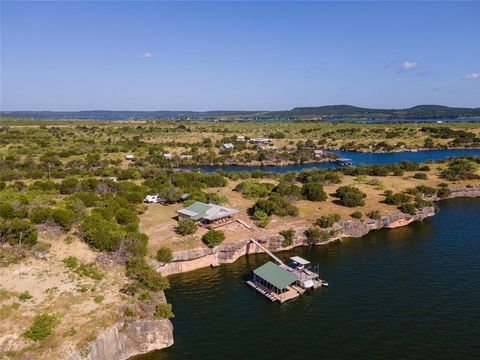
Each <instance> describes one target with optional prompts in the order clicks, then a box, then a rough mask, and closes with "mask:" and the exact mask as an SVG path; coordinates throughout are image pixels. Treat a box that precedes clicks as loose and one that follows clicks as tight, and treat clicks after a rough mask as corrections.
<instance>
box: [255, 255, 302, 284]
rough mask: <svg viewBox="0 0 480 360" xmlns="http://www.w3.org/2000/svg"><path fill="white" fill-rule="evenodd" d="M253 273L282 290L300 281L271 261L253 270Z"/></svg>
mask: <svg viewBox="0 0 480 360" xmlns="http://www.w3.org/2000/svg"><path fill="white" fill-rule="evenodd" d="M253 273H254V274H255V275H257V276H258V277H261V278H262V279H263V280H265V281H266V282H268V283H270V284H272V285H273V286H275V287H276V288H277V289H280V290H283V289H285V288H286V287H287V286H288V285H290V284H293V283H294V282H295V281H297V280H298V279H297V277H296V276H295V275H294V274H292V273H291V272H289V271H288V270H285V269H284V268H281V267H280V266H278V265H275V264H274V263H272V262H271V261H269V262H267V263H266V264H264V265H262V266H260V267H259V268H258V269H255V270H253Z"/></svg>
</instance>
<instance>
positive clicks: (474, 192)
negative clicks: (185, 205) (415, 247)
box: [156, 186, 480, 276]
mask: <svg viewBox="0 0 480 360" xmlns="http://www.w3.org/2000/svg"><path fill="white" fill-rule="evenodd" d="M460 197H480V186H475V187H465V188H457V189H451V194H450V196H449V197H448V198H449V199H451V198H460ZM428 200H432V201H439V200H443V199H440V198H438V197H432V198H428ZM433 215H435V209H434V208H433V207H426V208H423V209H421V210H419V211H418V212H417V214H416V215H413V216H412V215H408V214H404V213H402V212H398V213H395V214H392V215H388V216H382V217H381V219H379V220H373V219H366V220H363V221H361V220H354V219H351V220H342V221H340V222H339V223H338V224H337V225H336V226H335V228H334V230H338V234H337V235H336V236H334V237H332V238H330V239H328V240H326V241H323V242H319V243H317V244H316V245H326V244H328V243H330V242H332V241H338V240H341V239H342V238H347V237H362V236H364V235H366V234H368V233H369V232H370V231H372V230H379V229H383V228H395V227H400V226H405V225H408V224H410V223H412V222H414V221H421V220H423V219H426V218H427V217H430V216H433ZM307 228H308V226H305V227H299V228H297V229H296V230H297V231H296V233H297V234H296V236H295V239H294V244H293V245H291V246H288V247H284V246H283V244H282V242H283V237H282V236H281V235H279V234H274V235H269V236H265V237H263V238H257V240H258V241H259V242H261V243H262V244H263V245H264V246H265V247H267V248H268V249H269V250H271V251H273V252H279V251H286V250H291V249H293V248H295V247H297V246H305V245H307V241H306V239H305V236H304V235H303V232H304V231H305V230H306V229H307ZM327 230H328V229H327ZM259 252H263V250H261V249H260V248H258V247H257V246H256V245H254V244H253V243H251V242H250V241H249V239H240V240H239V241H238V242H237V243H236V244H225V245H219V246H217V247H215V248H197V249H190V250H182V251H176V252H174V254H173V260H172V261H171V262H169V263H167V264H163V265H160V264H158V266H157V267H156V269H157V271H160V272H161V273H162V274H163V275H164V276H170V275H174V274H179V273H183V272H188V271H193V270H197V269H200V268H203V267H207V266H212V265H218V264H226V263H232V262H234V261H235V260H237V259H238V258H239V257H241V256H244V255H248V254H253V253H259Z"/></svg>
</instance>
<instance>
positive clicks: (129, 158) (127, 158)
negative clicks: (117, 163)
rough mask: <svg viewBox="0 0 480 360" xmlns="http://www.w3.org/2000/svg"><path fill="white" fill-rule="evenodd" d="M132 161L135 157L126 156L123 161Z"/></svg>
mask: <svg viewBox="0 0 480 360" xmlns="http://www.w3.org/2000/svg"><path fill="white" fill-rule="evenodd" d="M133 159H135V156H133V155H126V156H125V160H130V161H132V160H133Z"/></svg>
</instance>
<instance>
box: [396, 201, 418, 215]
mask: <svg viewBox="0 0 480 360" xmlns="http://www.w3.org/2000/svg"><path fill="white" fill-rule="evenodd" d="M398 209H399V210H400V211H401V212H403V213H405V214H410V215H415V214H416V213H417V208H416V207H415V204H412V203H405V204H402V205H400V206H399V207H398Z"/></svg>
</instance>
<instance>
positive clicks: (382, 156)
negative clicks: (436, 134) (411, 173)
mask: <svg viewBox="0 0 480 360" xmlns="http://www.w3.org/2000/svg"><path fill="white" fill-rule="evenodd" d="M333 152H334V153H336V154H338V155H339V156H340V157H343V158H348V159H351V160H352V163H353V165H360V164H363V165H373V164H396V163H399V162H401V161H404V160H408V161H415V162H426V161H436V160H443V159H447V158H451V157H458V156H466V155H468V156H480V149H463V150H459V149H452V150H421V151H415V152H414V151H404V152H394V153H368V152H366V153H363V152H355V151H333ZM338 166H340V165H337V164H335V163H330V162H327V163H310V164H298V165H273V166H244V165H240V166H228V165H220V166H190V167H184V169H200V170H202V171H206V172H213V171H217V170H222V171H257V170H262V171H270V172H275V173H286V172H291V171H302V170H303V169H327V168H333V167H338Z"/></svg>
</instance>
